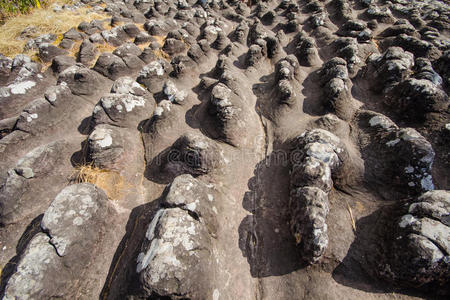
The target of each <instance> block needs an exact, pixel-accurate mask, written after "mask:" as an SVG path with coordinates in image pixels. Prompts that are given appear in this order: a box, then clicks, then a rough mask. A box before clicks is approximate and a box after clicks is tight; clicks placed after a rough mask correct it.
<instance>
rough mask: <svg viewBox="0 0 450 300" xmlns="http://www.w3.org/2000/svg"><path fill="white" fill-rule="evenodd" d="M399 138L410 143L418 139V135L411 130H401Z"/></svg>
mask: <svg viewBox="0 0 450 300" xmlns="http://www.w3.org/2000/svg"><path fill="white" fill-rule="evenodd" d="M400 137H401V139H402V140H404V141H411V140H415V139H418V138H420V134H419V133H418V132H417V131H415V130H414V129H412V128H406V129H404V130H402V134H401V135H400Z"/></svg>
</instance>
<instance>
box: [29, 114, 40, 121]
mask: <svg viewBox="0 0 450 300" xmlns="http://www.w3.org/2000/svg"><path fill="white" fill-rule="evenodd" d="M37 117H38V114H30V115H28V116H27V122H28V123H30V122H31V121H33V119H37Z"/></svg>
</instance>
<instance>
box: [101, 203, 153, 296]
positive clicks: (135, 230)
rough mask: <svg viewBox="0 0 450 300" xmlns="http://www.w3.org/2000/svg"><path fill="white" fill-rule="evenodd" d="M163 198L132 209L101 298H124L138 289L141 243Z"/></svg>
mask: <svg viewBox="0 0 450 300" xmlns="http://www.w3.org/2000/svg"><path fill="white" fill-rule="evenodd" d="M161 199H162V198H158V199H156V200H154V201H152V202H149V203H146V204H143V205H140V206H138V207H136V208H134V209H133V210H132V211H131V213H130V216H129V219H128V222H127V225H126V233H125V235H124V237H123V238H122V241H121V242H120V244H119V246H118V247H117V250H116V253H115V254H114V258H113V261H112V263H111V266H110V268H109V272H108V277H107V278H106V282H105V284H104V286H103V289H102V292H101V294H100V297H99V298H100V299H123V298H125V296H126V295H129V294H130V291H134V290H135V289H138V284H139V277H138V275H139V274H138V273H137V272H136V266H137V257H138V254H139V251H140V245H141V243H142V240H143V239H144V238H145V232H146V228H147V226H148V224H149V222H150V221H151V220H152V218H153V216H154V214H155V213H156V211H157V210H158V208H159V205H160V202H161V201H160V200H161ZM131 294H133V293H132V292H131Z"/></svg>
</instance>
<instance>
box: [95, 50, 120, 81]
mask: <svg viewBox="0 0 450 300" xmlns="http://www.w3.org/2000/svg"><path fill="white" fill-rule="evenodd" d="M94 70H95V71H97V72H99V73H100V74H102V75H103V76H106V77H108V78H109V79H112V80H115V79H117V78H119V77H121V76H124V75H126V74H127V72H128V67H127V65H126V64H125V62H124V61H123V60H122V59H121V58H120V57H118V56H116V55H114V54H112V53H102V54H101V55H100V56H99V57H98V59H97V62H96V63H95V66H94Z"/></svg>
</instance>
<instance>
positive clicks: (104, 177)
mask: <svg viewBox="0 0 450 300" xmlns="http://www.w3.org/2000/svg"><path fill="white" fill-rule="evenodd" d="M72 178H73V181H74V182H76V183H83V182H89V183H92V184H94V185H96V186H97V187H99V188H101V189H102V190H104V191H105V193H106V195H107V196H108V198H109V199H115V200H117V199H120V198H121V197H122V196H123V194H124V191H125V189H126V188H127V187H128V184H127V183H126V182H125V180H124V179H123V177H122V176H121V175H120V173H119V172H117V171H111V170H104V169H100V168H98V167H96V166H94V165H92V164H84V165H80V166H77V167H76V168H75V173H74V176H72Z"/></svg>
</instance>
